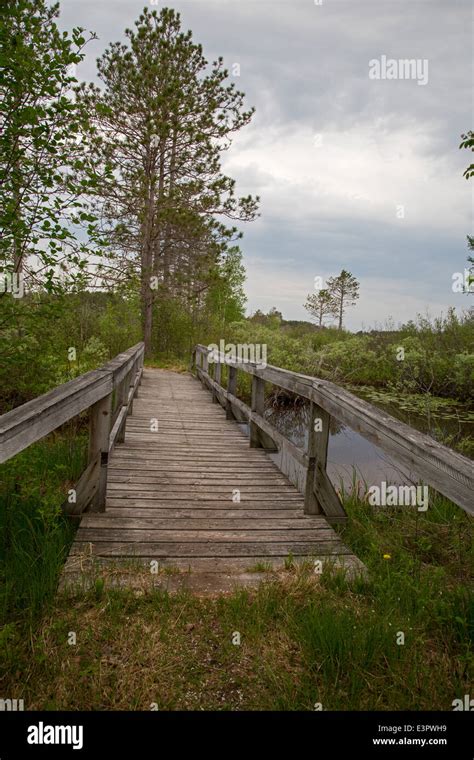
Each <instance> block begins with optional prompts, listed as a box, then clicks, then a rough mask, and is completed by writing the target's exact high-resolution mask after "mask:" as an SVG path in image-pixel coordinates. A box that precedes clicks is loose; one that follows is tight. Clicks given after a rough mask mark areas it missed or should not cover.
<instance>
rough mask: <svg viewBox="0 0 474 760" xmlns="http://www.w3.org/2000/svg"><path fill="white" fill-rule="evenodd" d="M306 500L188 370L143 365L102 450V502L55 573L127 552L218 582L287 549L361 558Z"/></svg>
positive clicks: (300, 555)
mask: <svg viewBox="0 0 474 760" xmlns="http://www.w3.org/2000/svg"><path fill="white" fill-rule="evenodd" d="M239 499H240V500H239ZM303 508H304V497H303V495H302V494H300V493H299V492H298V491H297V490H296V488H295V487H294V486H293V485H291V484H290V482H289V481H288V479H287V478H286V477H285V475H283V474H282V473H281V472H280V470H279V469H278V468H277V467H276V465H275V464H274V463H273V462H272V460H271V459H270V457H269V456H268V455H267V454H266V453H265V451H264V450H263V449H261V448H250V447H249V440H248V437H246V435H245V434H244V432H243V430H242V429H241V427H240V426H239V425H238V424H237V423H236V422H235V421H232V420H228V419H226V415H225V412H224V411H223V409H222V408H221V407H220V406H219V404H216V403H213V401H212V397H211V394H210V393H209V392H208V391H206V390H204V389H203V388H202V387H201V384H200V383H199V382H197V381H196V379H195V378H193V377H192V376H191V375H188V374H186V375H184V374H178V373H174V372H168V371H164V370H155V369H145V370H144V372H143V378H142V385H141V386H140V392H139V395H138V397H137V398H136V399H135V400H134V403H133V413H132V414H131V415H130V416H129V417H128V419H127V426H126V433H125V440H124V442H123V443H118V444H117V445H116V446H115V448H114V450H113V452H112V454H111V456H110V458H109V464H108V481H107V492H106V511H105V512H94V513H92V512H91V513H85V514H84V515H83V516H82V520H81V523H80V527H79V529H78V531H77V534H76V537H75V541H74V543H73V546H72V548H71V552H70V556H69V559H68V561H67V563H66V567H65V573H64V577H63V581H64V579H65V582H66V583H67V582H68V579H70V580H71V579H72V578H75V579H76V580H77V577H78V576H79V577H81V576H84V575H85V574H86V570H87V567H88V565H89V564H94V565H97V563H99V564H110V563H113V564H114V563H116V562H118V563H121V564H122V566H125V565H124V563H125V564H126V562H127V560H128V563H129V564H130V560H139V562H140V564H141V565H143V568H144V570H145V571H146V572H147V573H149V574H153V573H152V572H151V568H153V570H155V571H156V569H157V567H158V568H159V569H160V572H159V573H158V575H157V576H155V577H156V578H160V581H161V585H162V584H163V583H165V585H167V586H168V587H174V586H180V585H183V584H184V585H189V586H190V587H193V588H198V589H206V588H209V589H212V588H216V589H221V590H226V589H228V588H231V587H233V586H234V585H240V584H253V583H256V582H259V581H260V580H261V578H262V575H264V573H262V572H258V571H259V570H260V571H261V570H262V563H265V565H266V566H267V567H272V568H278V567H281V566H282V565H284V563H285V560H286V561H288V557H294V558H295V560H301V559H304V558H311V559H323V560H326V559H328V558H331V559H332V560H334V561H335V563H336V564H343V565H345V566H347V567H350V568H352V569H353V568H358V569H361V568H362V567H363V566H362V565H361V563H360V562H359V560H357V559H356V558H355V557H354V556H353V555H352V554H351V552H350V551H349V549H347V547H345V546H344V544H343V543H342V542H341V540H340V539H339V537H338V535H337V534H336V532H335V531H334V530H333V528H332V527H331V526H330V525H329V524H328V522H327V521H326V519H325V518H324V517H323V516H319V515H318V516H311V515H305V514H304V512H303ZM131 564H133V563H131ZM163 579H164V580H163ZM183 579H187V580H186V581H184V580H183ZM178 581H179V583H178Z"/></svg>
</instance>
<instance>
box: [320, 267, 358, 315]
mask: <svg viewBox="0 0 474 760" xmlns="http://www.w3.org/2000/svg"><path fill="white" fill-rule="evenodd" d="M327 289H328V291H329V293H330V294H331V297H332V298H333V300H334V304H335V307H334V308H335V314H336V315H337V318H338V327H339V330H342V318H343V315H344V312H345V310H346V308H347V307H348V306H355V303H356V301H357V299H358V298H359V282H358V281H357V280H356V278H355V277H354V276H353V275H352V274H351V273H350V272H347V271H346V270H345V269H343V270H342V271H341V273H340V274H339V275H338V276H337V277H329V278H328V280H327Z"/></svg>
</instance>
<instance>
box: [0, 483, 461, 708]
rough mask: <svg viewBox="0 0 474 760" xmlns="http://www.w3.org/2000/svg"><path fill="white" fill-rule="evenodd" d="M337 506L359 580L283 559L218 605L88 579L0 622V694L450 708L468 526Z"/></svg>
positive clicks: (450, 517)
mask: <svg viewBox="0 0 474 760" xmlns="http://www.w3.org/2000/svg"><path fill="white" fill-rule="evenodd" d="M345 502H346V507H347V510H348V512H349V516H350V519H349V522H348V526H347V527H346V528H344V529H342V530H341V532H342V534H343V538H344V540H345V541H346V543H347V544H349V545H350V546H351V548H352V549H353V551H354V552H355V553H356V554H357V555H358V556H359V557H360V558H361V559H362V560H363V562H364V563H365V564H366V566H367V569H368V573H367V576H366V577H361V576H358V577H355V578H353V579H352V580H351V579H348V578H346V577H345V576H344V575H343V574H342V572H341V571H338V570H336V569H334V568H333V567H331V566H330V565H328V566H327V567H326V569H325V570H324V572H323V573H322V575H318V576H316V575H315V573H314V572H313V568H312V566H311V563H306V564H304V565H303V566H298V565H297V563H296V562H294V561H293V558H289V562H288V563H287V565H286V568H285V569H284V570H282V571H281V573H280V574H279V576H278V578H276V579H274V578H273V577H272V578H270V577H269V579H268V580H267V581H265V582H264V583H262V585H260V587H259V588H258V589H257V590H252V591H249V590H240V591H238V592H235V593H233V594H231V595H228V596H227V595H222V596H219V597H200V596H195V595H191V594H189V593H185V592H179V593H177V594H168V593H166V592H163V591H160V590H158V589H154V590H149V591H146V592H145V591H143V590H141V591H140V590H131V589H128V590H127V589H117V588H110V587H108V586H107V584H106V583H105V582H104V579H103V578H99V579H98V580H97V581H96V583H95V585H94V586H93V587H92V588H91V589H90V590H88V591H81V592H78V591H75V592H74V591H64V592H61V593H60V594H58V595H57V596H56V597H54V598H53V597H52V596H51V594H50V595H48V596H47V597H45V598H44V600H43V608H42V611H41V612H40V611H39V610H37V613H36V616H35V618H34V619H32V617H31V615H30V614H28V615H27V614H26V610H25V609H24V607H23V608H22V610H19V611H17V613H18V614H17V615H16V616H13V617H12V618H11V620H10V622H9V623H7V624H6V625H4V626H3V628H2V629H1V632H0V640H1V644H2V646H1V647H0V674H1V675H0V679H1V693H2V695H3V696H5V697H7V696H11V697H16V698H23V699H24V700H25V706H26V707H27V709H40V708H44V709H65V710H68V709H70V710H77V709H85V710H104V709H106V710H119V709H132V710H149V709H152V707H155V706H156V707H157V708H158V709H160V710H177V709H184V710H203V709H204V710H243V709H247V710H268V709H272V710H313V709H315V705H318V704H319V703H321V704H322V707H323V709H324V710H331V709H333V710H355V709H357V710H374V709H380V710H388V709H409V710H421V709H426V710H435V709H439V710H450V709H452V701H453V700H454V699H455V698H459V697H462V696H463V695H464V694H467V693H469V688H470V687H469V684H470V675H471V677H472V665H473V648H472V644H473V628H474V605H473V595H472V522H470V520H469V518H468V516H467V515H465V514H464V513H463V512H461V510H459V509H458V508H457V507H455V506H454V505H452V504H451V503H449V502H447V501H446V500H445V499H442V498H441V497H437V498H436V499H435V500H434V501H433V503H432V504H431V506H430V508H429V509H428V511H427V512H426V513H419V512H417V511H416V510H413V509H409V508H408V509H405V510H395V509H392V510H390V509H377V508H373V507H370V506H368V505H366V504H364V503H362V502H360V501H359V500H358V499H357V497H356V496H355V495H354V496H352V495H351V494H345ZM384 557H385V558H384ZM55 567H56V568H57V564H56V565H55ZM255 569H256V571H257V570H258V571H261V570H263V567H262V568H261V567H260V566H259V567H258V568H255ZM27 596H28V595H27ZM236 632H238V633H239V634H240V644H239V645H236V644H235V643H233V642H234V641H235V640H236V637H235V634H236ZM71 633H74V634H75V643H71V639H72V638H74V637H71ZM400 634H403V636H401V635H400ZM237 638H238V637H237ZM403 638H404V643H400V642H401V640H402V639H403Z"/></svg>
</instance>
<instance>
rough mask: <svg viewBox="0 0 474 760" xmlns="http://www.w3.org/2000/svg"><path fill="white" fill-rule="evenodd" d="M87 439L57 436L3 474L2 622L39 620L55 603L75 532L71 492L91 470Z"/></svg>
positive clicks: (20, 456) (0, 490) (18, 458)
mask: <svg viewBox="0 0 474 760" xmlns="http://www.w3.org/2000/svg"><path fill="white" fill-rule="evenodd" d="M85 451H86V440H85V438H84V437H82V436H78V437H77V438H76V437H75V436H74V434H73V432H72V431H71V432H70V433H69V434H68V433H64V432H63V433H62V434H61V435H52V436H49V437H48V438H46V439H44V440H42V441H40V442H38V443H36V444H34V445H33V446H30V447H29V448H28V449H26V450H25V451H23V452H21V453H20V454H18V455H17V456H16V457H14V458H13V459H12V460H10V461H8V462H7V463H6V464H4V465H2V469H1V471H0V623H5V622H7V621H11V620H12V619H16V618H17V617H19V616H26V617H28V618H30V619H31V618H33V617H35V616H36V615H37V614H38V613H40V612H41V610H42V609H43V608H44V605H45V604H46V603H47V602H48V600H50V599H51V597H52V595H53V594H54V592H55V590H56V586H57V581H58V576H59V573H60V570H61V567H62V565H63V562H64V560H65V557H66V555H67V551H68V548H69V545H70V542H71V540H72V535H73V532H74V528H73V526H72V525H71V523H70V522H69V521H68V520H67V518H66V517H64V516H63V513H62V511H61V504H62V503H63V502H64V501H65V499H66V497H67V490H68V488H71V487H72V486H73V484H74V483H75V482H76V481H77V479H78V478H79V475H80V474H81V471H82V470H83V469H84V465H85Z"/></svg>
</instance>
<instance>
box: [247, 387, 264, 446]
mask: <svg viewBox="0 0 474 760" xmlns="http://www.w3.org/2000/svg"><path fill="white" fill-rule="evenodd" d="M251 409H252V412H255V413H256V414H258V415H259V416H260V417H263V414H264V411H265V380H263V379H262V378H261V377H257V375H252V406H251ZM261 446H262V440H261V436H260V429H259V428H258V426H257V425H256V424H255V422H253V421H252V419H251V420H250V447H251V448H252V449H256V448H260V447H261Z"/></svg>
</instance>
